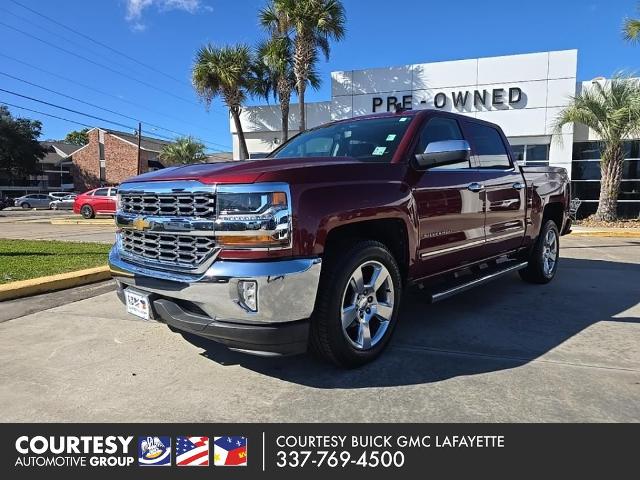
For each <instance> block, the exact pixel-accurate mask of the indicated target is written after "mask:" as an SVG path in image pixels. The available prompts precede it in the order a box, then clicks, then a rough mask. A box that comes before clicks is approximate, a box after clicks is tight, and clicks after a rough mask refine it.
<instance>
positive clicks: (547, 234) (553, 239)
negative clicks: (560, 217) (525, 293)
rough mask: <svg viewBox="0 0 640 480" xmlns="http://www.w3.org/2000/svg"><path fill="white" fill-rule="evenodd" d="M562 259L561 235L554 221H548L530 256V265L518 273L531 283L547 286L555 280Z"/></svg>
mask: <svg viewBox="0 0 640 480" xmlns="http://www.w3.org/2000/svg"><path fill="white" fill-rule="evenodd" d="M559 259H560V235H559V233H558V227H557V226H556V223H555V222H554V221H553V220H547V221H546V222H545V224H544V225H543V226H542V229H541V230H540V235H538V238H537V240H536V243H535V245H534V247H533V250H531V253H530V254H529V264H528V265H527V267H526V268H524V269H522V270H520V271H519V272H518V273H519V274H520V277H521V278H522V279H523V280H524V281H526V282H529V283H539V284H545V283H549V282H550V281H551V280H553V277H554V276H555V275H556V271H557V270H558V260H559Z"/></svg>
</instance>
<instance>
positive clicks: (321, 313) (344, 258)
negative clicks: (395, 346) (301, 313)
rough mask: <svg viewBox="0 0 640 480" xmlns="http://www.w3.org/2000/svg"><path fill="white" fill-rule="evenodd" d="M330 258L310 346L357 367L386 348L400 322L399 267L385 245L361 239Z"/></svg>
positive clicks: (337, 361)
mask: <svg viewBox="0 0 640 480" xmlns="http://www.w3.org/2000/svg"><path fill="white" fill-rule="evenodd" d="M335 250H336V251H335V252H332V253H330V254H329V255H327V256H326V257H325V262H324V265H323V272H322V277H321V279H320V286H319V290H318V298H317V299H316V308H315V310H314V314H313V316H312V319H311V334H310V343H311V348H312V350H313V351H314V352H315V353H316V354H318V355H319V356H320V357H321V358H322V359H324V360H327V361H330V362H333V363H334V364H336V365H338V366H340V367H346V368H353V367H358V366H360V365H364V364H365V363H368V362H371V361H372V360H374V359H375V358H376V357H378V355H380V354H381V353H382V351H383V350H384V349H385V347H386V346H387V344H388V343H389V340H390V339H391V336H392V334H393V331H394V330H395V327H396V324H397V322H398V308H399V305H400V298H401V295H402V280H401V276H400V269H399V268H398V264H397V262H396V261H395V259H394V258H393V255H392V254H391V252H389V250H388V249H387V248H386V247H385V246H384V245H383V244H382V243H380V242H375V241H360V242H358V243H356V244H355V245H353V246H352V247H351V248H349V249H346V250H345V249H337V248H336V249H335Z"/></svg>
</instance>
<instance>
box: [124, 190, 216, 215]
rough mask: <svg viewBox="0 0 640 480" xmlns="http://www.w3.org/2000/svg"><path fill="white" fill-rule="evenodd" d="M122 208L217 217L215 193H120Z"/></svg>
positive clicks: (159, 213) (156, 213) (152, 213)
mask: <svg viewBox="0 0 640 480" xmlns="http://www.w3.org/2000/svg"><path fill="white" fill-rule="evenodd" d="M120 208H121V209H122V211H123V212H125V213H136V214H140V215H163V216H178V217H205V218H206V217H215V215H216V196H215V194H214V193H207V192H203V193H195V192H194V193H166V194H165V193H162V194H156V193H146V192H145V193H135V192H121V193H120Z"/></svg>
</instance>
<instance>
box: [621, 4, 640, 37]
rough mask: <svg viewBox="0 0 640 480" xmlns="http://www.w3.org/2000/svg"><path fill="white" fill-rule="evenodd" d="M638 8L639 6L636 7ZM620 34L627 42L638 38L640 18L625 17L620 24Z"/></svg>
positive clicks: (639, 34)
mask: <svg viewBox="0 0 640 480" xmlns="http://www.w3.org/2000/svg"><path fill="white" fill-rule="evenodd" d="M638 10H640V6H639V8H638ZM622 36H623V37H624V39H625V40H626V41H627V42H637V41H639V40H640V20H639V19H637V18H625V19H624V22H623V24H622Z"/></svg>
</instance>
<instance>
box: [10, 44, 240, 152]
mask: <svg viewBox="0 0 640 480" xmlns="http://www.w3.org/2000/svg"><path fill="white" fill-rule="evenodd" d="M0 56H2V57H5V58H8V59H9V60H13V61H14V62H17V63H20V64H22V65H25V66H27V67H29V68H32V69H34V70H38V71H39V72H43V73H46V74H47V75H51V76H53V77H56V78H59V79H60V80H64V81H65V82H68V83H71V84H74V85H78V86H80V87H82V88H86V89H87V90H90V91H92V92H96V93H99V94H100V95H105V96H107V97H110V98H113V99H115V100H118V101H119V102H122V103H126V104H129V105H132V106H134V107H136V108H141V109H143V110H146V111H148V112H151V113H154V114H156V115H160V116H162V117H165V118H168V119H171V120H174V121H176V122H180V123H184V124H186V125H191V126H193V127H196V128H202V125H196V124H195V123H192V122H189V121H186V120H182V119H180V118H177V117H174V116H172V115H168V114H166V113H163V112H159V111H157V110H154V109H152V108H149V107H147V106H145V105H141V104H139V103H136V102H132V101H130V100H127V99H124V98H120V97H119V96H117V95H114V94H112V93H109V92H105V91H103V90H100V89H97V88H95V87H93V86H91V85H86V84H84V83H82V82H78V81H77V80H74V79H71V78H69V77H65V76H63V75H59V74H57V73H54V72H51V71H49V70H45V69H44V68H42V67H39V66H37V65H33V64H30V63H28V62H25V61H24V60H20V59H18V58H15V57H12V56H11V55H7V54H5V53H2V52H0ZM208 143H211V144H212V145H218V146H220V147H223V148H225V149H229V148H230V147H229V146H228V145H224V144H222V143H217V142H208Z"/></svg>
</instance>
